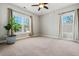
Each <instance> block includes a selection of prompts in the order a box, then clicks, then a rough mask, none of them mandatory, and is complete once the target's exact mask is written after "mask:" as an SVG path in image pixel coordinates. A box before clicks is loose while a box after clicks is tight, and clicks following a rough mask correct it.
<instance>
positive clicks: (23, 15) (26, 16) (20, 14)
mask: <svg viewBox="0 0 79 59" xmlns="http://www.w3.org/2000/svg"><path fill="white" fill-rule="evenodd" d="M13 13H16V14H17V15H19V16H22V17H25V18H28V19H29V31H27V32H24V28H22V32H15V34H16V35H19V34H27V33H31V17H30V16H29V15H26V14H24V13H21V12H18V11H15V10H12V16H14V14H13ZM15 16H16V15H15Z"/></svg>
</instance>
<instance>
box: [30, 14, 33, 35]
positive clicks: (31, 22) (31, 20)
mask: <svg viewBox="0 0 79 59" xmlns="http://www.w3.org/2000/svg"><path fill="white" fill-rule="evenodd" d="M30 18H31V34H30V36H32V35H33V18H32V16H30Z"/></svg>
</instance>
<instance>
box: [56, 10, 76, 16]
mask: <svg viewBox="0 0 79 59" xmlns="http://www.w3.org/2000/svg"><path fill="white" fill-rule="evenodd" d="M72 11H75V10H71V11H66V12H62V13H60V14H58V15H62V14H65V13H68V12H72Z"/></svg>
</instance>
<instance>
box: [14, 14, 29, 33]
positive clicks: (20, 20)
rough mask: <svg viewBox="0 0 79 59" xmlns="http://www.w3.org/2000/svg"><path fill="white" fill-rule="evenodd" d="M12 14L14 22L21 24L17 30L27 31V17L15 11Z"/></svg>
mask: <svg viewBox="0 0 79 59" xmlns="http://www.w3.org/2000/svg"><path fill="white" fill-rule="evenodd" d="M13 16H14V17H15V22H16V23H18V24H20V25H21V29H20V30H19V31H17V32H27V31H30V30H29V28H30V27H29V17H27V16H25V15H23V14H20V13H17V12H13Z"/></svg>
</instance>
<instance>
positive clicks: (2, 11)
mask: <svg viewBox="0 0 79 59" xmlns="http://www.w3.org/2000/svg"><path fill="white" fill-rule="evenodd" d="M7 8H12V9H14V10H17V11H19V12H22V13H25V14H26V15H29V16H33V33H34V34H33V35H39V23H38V21H39V17H38V16H37V15H34V14H33V13H31V12H29V11H27V10H25V9H22V8H20V7H17V6H15V5H12V4H0V37H2V36H4V35H5V34H6V30H5V29H4V26H5V25H6V24H7V20H8V18H7V16H8V12H7Z"/></svg>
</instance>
